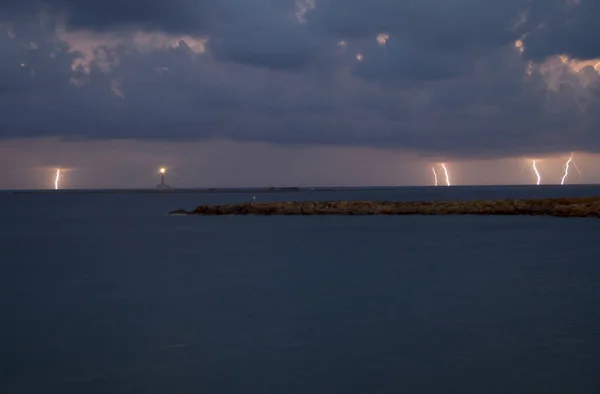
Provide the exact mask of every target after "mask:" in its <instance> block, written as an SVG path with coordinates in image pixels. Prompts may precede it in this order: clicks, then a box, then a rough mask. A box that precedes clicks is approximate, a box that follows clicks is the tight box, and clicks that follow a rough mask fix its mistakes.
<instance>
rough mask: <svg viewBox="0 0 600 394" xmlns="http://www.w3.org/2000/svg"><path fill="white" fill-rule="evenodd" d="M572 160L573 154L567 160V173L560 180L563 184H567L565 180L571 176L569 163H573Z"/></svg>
mask: <svg viewBox="0 0 600 394" xmlns="http://www.w3.org/2000/svg"><path fill="white" fill-rule="evenodd" d="M572 161H573V155H571V156H569V160H567V162H566V163H565V174H564V175H563V177H562V179H561V180H560V184H561V185H564V184H565V180H566V179H567V177H568V176H569V165H570V164H571V162H572Z"/></svg>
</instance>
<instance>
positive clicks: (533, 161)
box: [532, 160, 542, 185]
mask: <svg viewBox="0 0 600 394" xmlns="http://www.w3.org/2000/svg"><path fill="white" fill-rule="evenodd" d="M532 167H533V172H535V176H536V177H537V184H538V185H539V184H540V183H541V182H542V177H541V176H540V172H539V171H538V169H537V166H536V165H535V160H532Z"/></svg>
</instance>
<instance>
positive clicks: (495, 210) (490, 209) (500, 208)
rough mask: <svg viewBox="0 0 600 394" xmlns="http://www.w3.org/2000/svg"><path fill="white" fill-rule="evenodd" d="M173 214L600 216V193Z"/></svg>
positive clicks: (275, 205) (240, 207)
mask: <svg viewBox="0 0 600 394" xmlns="http://www.w3.org/2000/svg"><path fill="white" fill-rule="evenodd" d="M169 213H170V214H172V215H210V216H213V215H261V216H273V215H545V216H558V217H594V218H600V197H581V198H545V199H527V200H480V201H478V200H468V201H416V202H406V201H303V202H267V203H256V202H252V203H242V204H226V205H200V206H198V207H196V208H195V209H194V210H192V211H186V210H184V209H178V210H175V211H171V212H169Z"/></svg>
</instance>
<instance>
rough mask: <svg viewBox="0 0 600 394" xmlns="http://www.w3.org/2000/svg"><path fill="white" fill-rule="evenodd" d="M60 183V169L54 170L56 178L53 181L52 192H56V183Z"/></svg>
mask: <svg viewBox="0 0 600 394" xmlns="http://www.w3.org/2000/svg"><path fill="white" fill-rule="evenodd" d="M59 181H60V168H57V169H56V178H55V179H54V190H58V182H59Z"/></svg>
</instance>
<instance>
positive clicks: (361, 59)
mask: <svg viewBox="0 0 600 394" xmlns="http://www.w3.org/2000/svg"><path fill="white" fill-rule="evenodd" d="M363 59H364V56H363V55H362V54H360V53H357V54H356V60H358V61H359V62H362V61H363Z"/></svg>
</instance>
